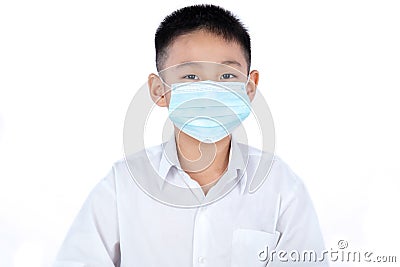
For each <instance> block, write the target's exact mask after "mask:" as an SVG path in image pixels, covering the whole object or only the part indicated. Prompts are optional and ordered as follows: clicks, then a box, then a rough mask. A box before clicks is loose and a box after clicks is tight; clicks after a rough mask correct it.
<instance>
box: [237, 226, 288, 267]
mask: <svg viewBox="0 0 400 267" xmlns="http://www.w3.org/2000/svg"><path fill="white" fill-rule="evenodd" d="M279 236H280V233H279V232H277V231H275V232H274V233H268V232H265V231H259V230H252V229H236V230H234V231H233V236H232V255H231V267H244V266H246V267H252V266H254V267H256V266H266V265H267V263H268V261H267V260H265V255H264V254H265V252H266V251H271V250H273V249H275V247H276V245H277V243H278V239H279Z"/></svg>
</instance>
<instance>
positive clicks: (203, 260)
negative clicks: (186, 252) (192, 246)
mask: <svg viewBox="0 0 400 267" xmlns="http://www.w3.org/2000/svg"><path fill="white" fill-rule="evenodd" d="M198 261H199V263H206V258H204V257H199V258H198Z"/></svg>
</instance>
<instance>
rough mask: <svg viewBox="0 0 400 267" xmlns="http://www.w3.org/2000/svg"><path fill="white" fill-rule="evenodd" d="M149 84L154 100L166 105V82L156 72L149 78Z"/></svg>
mask: <svg viewBox="0 0 400 267" xmlns="http://www.w3.org/2000/svg"><path fill="white" fill-rule="evenodd" d="M147 85H148V87H149V92H150V97H151V99H152V100H153V102H154V103H156V105H158V106H160V107H166V106H167V100H166V97H165V90H164V83H163V82H162V80H161V78H160V77H158V76H157V75H156V74H154V73H151V74H149V77H148V79H147Z"/></svg>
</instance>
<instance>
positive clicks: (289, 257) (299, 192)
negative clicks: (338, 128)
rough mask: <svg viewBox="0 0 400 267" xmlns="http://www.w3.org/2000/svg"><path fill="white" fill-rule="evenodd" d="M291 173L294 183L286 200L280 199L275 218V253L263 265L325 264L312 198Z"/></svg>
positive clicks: (320, 266) (271, 266) (326, 261)
mask: <svg viewBox="0 0 400 267" xmlns="http://www.w3.org/2000/svg"><path fill="white" fill-rule="evenodd" d="M290 172H291V171H290ZM292 175H294V178H295V181H296V183H295V184H294V187H293V189H292V192H291V194H290V195H289V197H288V199H287V201H285V202H283V203H282V206H281V208H282V209H281V211H280V215H279V218H278V222H277V230H278V231H279V232H280V233H281V236H280V238H279V241H278V244H277V246H276V248H275V251H276V253H275V256H274V258H273V260H272V261H270V262H269V264H268V265H267V266H268V267H278V266H296V267H299V266H302V267H306V266H307V267H311V266H313V267H316V266H318V267H326V266H329V260H328V257H327V256H328V254H327V251H326V249H325V245H324V240H323V237H322V233H321V230H320V225H319V222H318V218H317V214H316V212H315V209H314V206H313V204H312V200H311V198H310V196H309V193H308V192H307V189H306V187H305V186H304V183H303V182H302V181H301V180H300V178H298V177H297V176H296V175H295V174H294V173H292ZM281 251H282V252H281ZM280 253H281V254H280Z"/></svg>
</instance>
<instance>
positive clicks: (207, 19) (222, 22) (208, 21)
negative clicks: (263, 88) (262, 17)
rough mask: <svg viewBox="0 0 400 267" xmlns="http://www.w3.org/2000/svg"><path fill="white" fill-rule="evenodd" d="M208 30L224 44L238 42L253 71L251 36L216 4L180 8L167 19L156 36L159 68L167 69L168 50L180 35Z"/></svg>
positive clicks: (236, 19)
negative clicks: (165, 67) (251, 64)
mask: <svg viewBox="0 0 400 267" xmlns="http://www.w3.org/2000/svg"><path fill="white" fill-rule="evenodd" d="M197 30H205V31H207V32H209V33H212V34H215V35H216V36H219V37H222V38H223V39H224V40H225V41H228V42H231V41H232V42H236V43H237V44H239V45H240V46H241V47H242V50H243V54H244V56H245V59H246V63H247V71H248V72H249V71H250V63H251V46H250V35H249V33H248V31H247V29H246V28H245V27H244V25H243V24H242V22H241V21H240V20H239V19H238V18H236V16H234V15H233V14H232V13H231V12H230V11H228V10H225V9H223V8H221V7H219V6H215V5H193V6H188V7H184V8H181V9H178V10H176V11H174V12H173V13H171V14H170V15H168V16H167V17H165V19H164V20H163V21H162V22H161V24H160V26H159V27H158V29H157V31H156V34H155V40H154V42H155V48H156V66H157V70H158V71H160V70H162V69H163V68H164V63H165V60H166V58H167V56H168V54H167V53H168V51H167V50H168V47H169V45H171V44H172V42H173V41H174V40H175V39H176V38H177V37H179V36H181V35H184V34H188V33H191V32H194V31H197Z"/></svg>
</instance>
